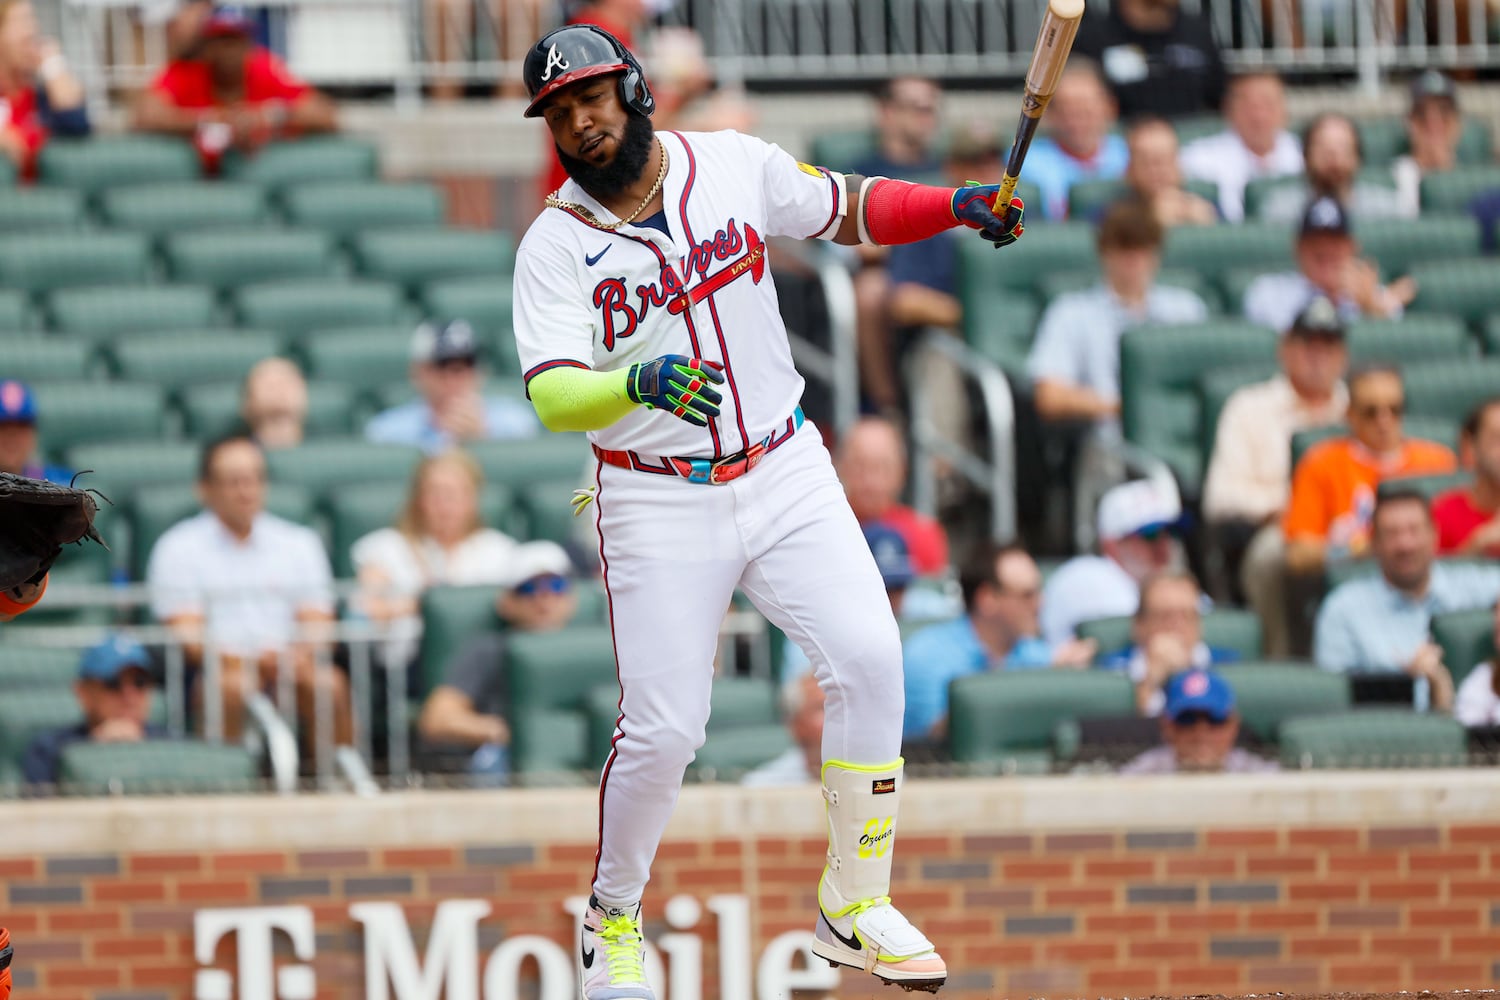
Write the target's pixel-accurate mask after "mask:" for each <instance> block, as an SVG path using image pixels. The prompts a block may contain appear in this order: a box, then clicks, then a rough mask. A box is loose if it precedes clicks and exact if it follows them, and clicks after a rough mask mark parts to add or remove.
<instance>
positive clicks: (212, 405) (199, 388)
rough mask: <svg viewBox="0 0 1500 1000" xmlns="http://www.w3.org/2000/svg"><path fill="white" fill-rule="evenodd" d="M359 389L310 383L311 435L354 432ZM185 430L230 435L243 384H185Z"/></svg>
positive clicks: (181, 398)
mask: <svg viewBox="0 0 1500 1000" xmlns="http://www.w3.org/2000/svg"><path fill="white" fill-rule="evenodd" d="M355 398H356V397H355V392H354V390H353V388H351V387H350V386H347V385H344V384H343V383H341V382H316V381H315V382H309V383H308V384H307V422H306V424H305V425H304V426H303V431H304V433H305V434H306V436H307V437H308V438H317V437H343V436H346V435H348V434H351V433H353V431H354V429H355V428H354V425H353V412H354V409H355ZM177 406H178V408H179V410H181V412H182V417H183V423H184V429H185V430H186V431H187V433H189V434H191V435H192V436H194V437H195V438H198V439H200V440H205V439H208V438H212V437H217V436H219V435H220V434H226V433H228V432H229V431H231V430H233V429H234V428H235V427H236V426H238V425H239V423H240V383H239V382H238V381H236V382H210V383H207V384H204V385H192V386H185V387H183V388H181V389H179V390H178V392H177Z"/></svg>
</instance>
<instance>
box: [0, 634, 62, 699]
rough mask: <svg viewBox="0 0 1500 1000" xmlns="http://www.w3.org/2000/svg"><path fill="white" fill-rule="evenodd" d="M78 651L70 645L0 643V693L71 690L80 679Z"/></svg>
mask: <svg viewBox="0 0 1500 1000" xmlns="http://www.w3.org/2000/svg"><path fill="white" fill-rule="evenodd" d="M78 659H79V651H78V650H76V649H72V648H70V647H67V646H23V645H21V644H20V643H16V642H4V643H0V691H4V692H5V693H6V695H7V696H9V694H10V693H11V692H13V691H23V690H29V689H31V688H61V689H63V690H68V689H69V688H71V687H72V685H73V681H74V679H75V678H77V676H78Z"/></svg>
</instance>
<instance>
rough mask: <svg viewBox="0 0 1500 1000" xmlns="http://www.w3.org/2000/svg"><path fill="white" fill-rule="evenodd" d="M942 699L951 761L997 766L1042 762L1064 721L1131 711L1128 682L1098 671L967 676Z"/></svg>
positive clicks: (1030, 765) (1048, 757) (1132, 697)
mask: <svg viewBox="0 0 1500 1000" xmlns="http://www.w3.org/2000/svg"><path fill="white" fill-rule="evenodd" d="M948 701H949V712H948V732H949V741H950V745H951V749H952V753H953V760H954V761H955V762H957V763H961V764H998V765H1000V766H1001V767H1002V768H1010V767H1014V768H1018V769H1019V768H1029V769H1035V768H1036V767H1037V766H1038V765H1041V766H1046V764H1047V763H1048V762H1050V760H1051V748H1052V736H1053V731H1054V730H1055V729H1056V728H1057V724H1058V723H1059V722H1061V721H1062V720H1064V719H1069V718H1078V717H1080V716H1098V715H1133V714H1134V713H1135V694H1134V692H1133V691H1132V689H1131V686H1130V681H1129V680H1127V679H1126V678H1125V676H1124V675H1123V674H1120V673H1116V672H1114V671H1104V670H1084V671H1077V670H1026V671H1014V672H1005V671H1002V672H986V673H980V674H970V675H969V676H967V677H960V678H958V679H957V680H955V681H954V682H953V684H952V685H951V686H950V688H949V695H948Z"/></svg>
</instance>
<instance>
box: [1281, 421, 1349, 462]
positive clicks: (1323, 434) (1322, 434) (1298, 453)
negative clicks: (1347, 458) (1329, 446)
mask: <svg viewBox="0 0 1500 1000" xmlns="http://www.w3.org/2000/svg"><path fill="white" fill-rule="evenodd" d="M1348 433H1349V428H1348V427H1347V426H1346V425H1344V424H1327V425H1325V426H1323V427H1309V428H1307V429H1306V430H1300V431H1293V432H1292V468H1293V469H1295V468H1296V467H1297V463H1298V462H1300V461H1302V456H1303V455H1306V454H1307V452H1308V449H1310V448H1311V447H1312V446H1313V445H1315V444H1319V443H1321V442H1323V441H1327V440H1330V439H1331V438H1336V437H1339V436H1341V435H1344V434H1348Z"/></svg>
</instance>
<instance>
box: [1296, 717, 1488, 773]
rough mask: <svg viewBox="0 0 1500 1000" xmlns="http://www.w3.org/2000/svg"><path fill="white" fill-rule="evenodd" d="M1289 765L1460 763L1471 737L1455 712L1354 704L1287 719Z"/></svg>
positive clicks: (1437, 764)
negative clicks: (1334, 711) (1349, 707)
mask: <svg viewBox="0 0 1500 1000" xmlns="http://www.w3.org/2000/svg"><path fill="white" fill-rule="evenodd" d="M1280 743H1281V764H1282V766H1283V767H1285V768H1323V767H1336V768H1363V767H1368V768H1390V767H1455V766H1462V765H1463V764H1464V763H1466V762H1467V760H1468V737H1467V735H1466V734H1465V732H1464V727H1463V726H1462V725H1460V724H1459V723H1458V722H1457V721H1455V720H1454V719H1453V718H1452V717H1451V716H1447V715H1438V714H1435V713H1432V714H1428V713H1421V714H1419V713H1417V712H1412V711H1409V710H1408V711H1402V710H1399V709H1374V708H1370V709H1355V710H1352V711H1348V712H1341V713H1338V714H1332V715H1311V716H1303V717H1301V718H1296V719H1288V720H1287V721H1286V722H1284V723H1282V725H1281V731H1280Z"/></svg>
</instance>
